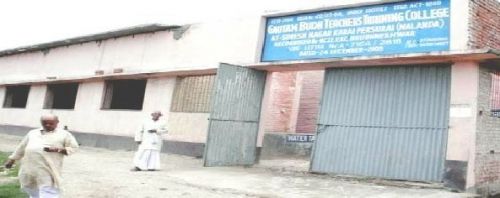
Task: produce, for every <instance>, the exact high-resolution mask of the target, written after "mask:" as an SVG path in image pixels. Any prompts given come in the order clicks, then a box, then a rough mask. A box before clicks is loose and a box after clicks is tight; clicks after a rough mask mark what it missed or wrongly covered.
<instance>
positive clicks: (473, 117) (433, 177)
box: [0, 0, 500, 194]
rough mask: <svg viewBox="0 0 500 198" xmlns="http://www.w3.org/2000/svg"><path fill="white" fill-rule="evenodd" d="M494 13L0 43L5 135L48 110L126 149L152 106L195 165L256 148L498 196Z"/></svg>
mask: <svg viewBox="0 0 500 198" xmlns="http://www.w3.org/2000/svg"><path fill="white" fill-rule="evenodd" d="M499 13H500V3H499V2H498V1H496V0H482V1H450V0H419V1H416V0H413V1H366V2H365V3H361V4H352V5H332V6H331V7H322V8H318V9H314V10H299V11H291V12H280V13H273V14H269V15H266V16H263V17H261V18H252V19H238V20H229V19H228V20H223V21H217V22H213V23H206V24H191V25H183V26H162V25H148V26H141V27H132V28H128V29H124V30H118V31H112V32H107V33H102V34H96V35H90V36H84V37H80V38H73V39H68V40H63V41H57V42H52V43H47V44H42V45H36V46H29V47H22V48H18V49H12V50H6V51H2V52H0V68H2V78H1V80H0V84H1V85H0V98H4V104H3V105H4V108H2V109H0V124H1V128H2V130H1V131H2V132H5V133H19V131H22V129H24V127H35V126H37V125H38V123H37V118H38V116H39V115H40V114H41V113H43V112H54V113H56V114H58V115H60V116H61V117H62V118H63V119H62V125H66V126H68V127H69V129H70V130H72V131H74V132H75V133H76V134H77V136H78V139H79V140H80V141H81V142H82V144H84V145H92V146H102V147H108V148H130V149H131V148H132V146H133V144H132V143H131V141H132V140H131V136H132V134H133V132H134V130H135V128H136V127H137V126H138V125H139V123H140V122H141V121H142V119H144V118H145V116H147V113H148V112H150V111H152V110H156V109H160V110H162V111H163V112H167V113H166V117H167V119H168V123H169V128H170V134H169V136H168V138H167V141H168V143H167V144H166V147H165V151H166V152H173V153H179V154H187V155H193V156H201V155H203V157H204V164H205V166H220V165H251V164H254V163H255V161H256V160H257V158H258V156H259V149H258V148H260V147H261V146H262V152H261V153H262V155H274V156H276V155H278V156H279V155H288V154H294V155H296V154H300V155H302V156H308V155H309V153H311V166H310V170H311V171H312V172H321V173H335V174H348V175H361V176H369V177H380V178H388V179H399V180H412V181H426V182H438V183H443V184H444V185H445V186H448V187H451V188H454V189H458V190H468V191H475V192H479V193H483V194H496V193H500V155H499V152H500V127H499V126H500V118H499V117H500V116H499V113H498V112H499V110H498V105H499V104H500V102H499V101H500V97H498V94H499V93H500V87H499V82H500V81H499V80H500V77H499V75H500V73H499V69H498V68H499V64H500V54H499V49H500V42H499V41H500V38H499V37H500V34H499V32H500V23H498V21H500V19H499V15H500V14H499ZM215 74H217V75H215ZM318 104H319V105H318ZM268 132H274V133H268ZM283 132H286V133H283ZM296 132H300V134H295V133H296ZM291 133H292V134H291ZM302 133H305V134H302ZM313 134H315V135H313ZM313 137H314V138H313ZM313 139H314V143H311V142H312V140H313ZM313 144H314V148H313V149H312V150H311V149H310V146H311V145H313ZM263 157H264V156H263Z"/></svg>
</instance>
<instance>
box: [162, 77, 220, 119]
mask: <svg viewBox="0 0 500 198" xmlns="http://www.w3.org/2000/svg"><path fill="white" fill-rule="evenodd" d="M214 81H215V75H205V76H183V77H177V83H176V85H175V90H174V96H173V99H172V106H171V111H172V112H190V113H207V112H210V97H211V95H212V89H213V84H214Z"/></svg>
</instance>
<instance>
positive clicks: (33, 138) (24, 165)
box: [5, 115, 78, 198]
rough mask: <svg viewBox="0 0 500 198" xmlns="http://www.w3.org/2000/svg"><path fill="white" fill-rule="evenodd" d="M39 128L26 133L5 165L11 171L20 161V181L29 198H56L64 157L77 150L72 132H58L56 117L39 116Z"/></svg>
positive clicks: (59, 130)
mask: <svg viewBox="0 0 500 198" xmlns="http://www.w3.org/2000/svg"><path fill="white" fill-rule="evenodd" d="M40 120H41V123H42V128H38V129H34V130H31V131H29V132H28V134H27V135H26V136H25V137H24V138H23V140H22V141H21V143H20V144H19V145H18V146H17V148H16V150H15V151H14V153H12V155H10V156H9V159H8V160H7V162H6V163H5V167H6V168H11V167H12V165H13V164H14V163H15V161H17V160H21V168H20V170H19V182H20V183H21V188H22V189H23V190H24V191H25V192H26V193H28V194H29V196H30V197H31V198H57V197H59V193H60V185H61V169H62V164H63V158H64V156H66V155H70V154H72V153H73V152H75V151H76V149H77V148H78V143H77V142H76V140H75V138H74V137H73V135H71V133H69V132H68V131H66V130H63V129H58V128H57V124H58V123H59V119H58V118H57V116H55V115H44V116H42V117H41V119H40Z"/></svg>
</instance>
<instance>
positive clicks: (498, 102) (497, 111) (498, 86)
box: [490, 71, 500, 117]
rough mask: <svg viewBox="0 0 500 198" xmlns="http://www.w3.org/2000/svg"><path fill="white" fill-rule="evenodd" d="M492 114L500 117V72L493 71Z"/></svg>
mask: <svg viewBox="0 0 500 198" xmlns="http://www.w3.org/2000/svg"><path fill="white" fill-rule="evenodd" d="M490 98H491V100H490V101H491V103H490V105H491V106H490V107H491V115H492V116H494V117H500V72H498V71H497V72H493V73H491V92H490Z"/></svg>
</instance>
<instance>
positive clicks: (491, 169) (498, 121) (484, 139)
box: [475, 63, 500, 194]
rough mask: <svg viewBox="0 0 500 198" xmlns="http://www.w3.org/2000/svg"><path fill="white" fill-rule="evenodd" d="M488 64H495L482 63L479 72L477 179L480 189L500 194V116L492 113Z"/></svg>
mask: <svg viewBox="0 0 500 198" xmlns="http://www.w3.org/2000/svg"><path fill="white" fill-rule="evenodd" d="M487 66H493V64H482V67H481V68H480V73H479V74H480V78H479V99H478V110H479V116H478V118H477V134H476V138H475V140H476V151H475V180H476V186H477V187H478V189H479V191H490V193H491V192H493V191H496V193H498V194H500V127H499V126H500V118H498V117H493V116H491V113H490V110H491V108H490V107H491V106H490V101H491V96H490V92H491V79H492V78H491V73H490V72H491V70H490V69H489V68H488V67H487ZM496 67H498V63H496Z"/></svg>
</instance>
